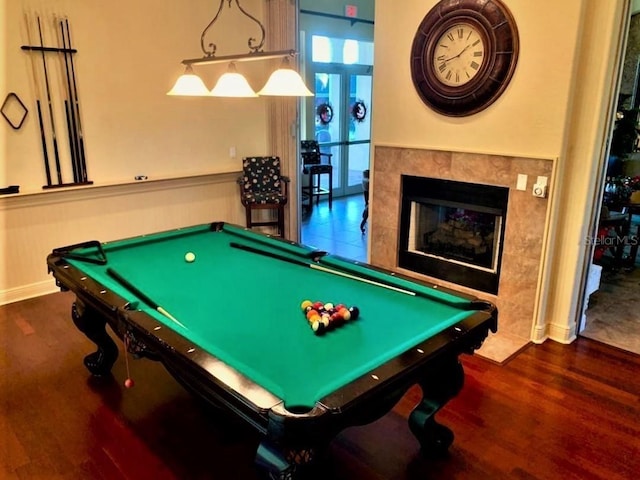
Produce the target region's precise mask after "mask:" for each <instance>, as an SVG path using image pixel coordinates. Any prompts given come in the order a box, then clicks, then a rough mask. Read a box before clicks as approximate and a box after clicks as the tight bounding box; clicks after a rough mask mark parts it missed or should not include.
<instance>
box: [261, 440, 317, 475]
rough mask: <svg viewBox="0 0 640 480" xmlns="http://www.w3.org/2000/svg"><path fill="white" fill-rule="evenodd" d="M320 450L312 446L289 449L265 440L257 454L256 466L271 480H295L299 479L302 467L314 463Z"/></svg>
mask: <svg viewBox="0 0 640 480" xmlns="http://www.w3.org/2000/svg"><path fill="white" fill-rule="evenodd" d="M317 451H318V449H317V448H315V447H312V446H309V447H303V448H293V447H291V448H287V447H282V446H279V445H276V444H275V443H274V442H272V441H269V440H267V439H264V440H263V441H262V442H260V446H259V447H258V451H257V453H256V464H257V465H258V466H259V467H260V468H262V469H263V470H264V471H265V472H266V473H267V474H268V475H269V479H270V480H293V479H295V478H299V476H300V475H299V474H300V470H301V467H302V468H304V466H305V465H308V464H310V463H312V462H313V460H314V459H315V457H316V455H317Z"/></svg>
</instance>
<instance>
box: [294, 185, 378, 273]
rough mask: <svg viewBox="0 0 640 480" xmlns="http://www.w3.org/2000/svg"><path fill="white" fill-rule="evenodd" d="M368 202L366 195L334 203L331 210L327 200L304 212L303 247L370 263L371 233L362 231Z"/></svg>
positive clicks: (343, 198) (338, 200)
mask: <svg viewBox="0 0 640 480" xmlns="http://www.w3.org/2000/svg"><path fill="white" fill-rule="evenodd" d="M363 211H364V198H363V196H362V194H358V195H350V196H347V197H340V198H337V199H334V200H333V205H332V208H331V210H329V204H328V202H327V201H326V200H322V201H320V203H319V204H318V205H316V204H314V205H313V209H312V210H311V212H307V211H304V212H303V214H302V221H301V243H304V244H306V245H311V246H313V247H316V248H318V249H320V250H324V251H326V252H329V253H331V254H334V255H340V256H342V257H346V258H350V259H352V260H358V261H361V262H366V261H367V241H368V230H367V229H365V233H364V234H363V233H362V232H361V231H360V222H361V221H362V212H363Z"/></svg>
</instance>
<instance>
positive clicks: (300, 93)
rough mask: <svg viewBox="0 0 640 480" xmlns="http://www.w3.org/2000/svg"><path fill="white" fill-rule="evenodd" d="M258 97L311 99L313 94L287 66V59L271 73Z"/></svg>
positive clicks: (288, 65)
mask: <svg viewBox="0 0 640 480" xmlns="http://www.w3.org/2000/svg"><path fill="white" fill-rule="evenodd" d="M258 95H270V96H277V97H288V96H296V97H311V96H313V93H311V91H310V90H309V89H308V88H307V86H306V85H305V84H304V82H303V81H302V78H301V77H300V75H299V74H298V72H296V71H295V70H294V69H293V68H291V65H290V64H289V58H288V57H285V58H284V59H283V60H282V65H281V66H280V68H279V69H278V70H276V71H275V72H273V73H272V74H271V76H270V77H269V80H267V83H266V84H265V85H264V87H262V90H260V91H259V92H258Z"/></svg>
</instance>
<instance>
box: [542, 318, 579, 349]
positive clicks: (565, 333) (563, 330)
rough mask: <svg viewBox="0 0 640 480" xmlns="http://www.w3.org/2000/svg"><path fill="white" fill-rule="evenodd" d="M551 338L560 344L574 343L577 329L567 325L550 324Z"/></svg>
mask: <svg viewBox="0 0 640 480" xmlns="http://www.w3.org/2000/svg"><path fill="white" fill-rule="evenodd" d="M549 338H550V339H551V340H554V341H556V342H559V343H566V344H569V343H572V342H573V341H574V340H575V339H576V338H577V336H576V332H575V328H570V327H569V326H567V325H557V324H553V323H551V324H549Z"/></svg>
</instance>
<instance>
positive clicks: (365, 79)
mask: <svg viewBox="0 0 640 480" xmlns="http://www.w3.org/2000/svg"><path fill="white" fill-rule="evenodd" d="M313 78H314V83H315V85H314V87H315V97H311V100H309V101H310V102H311V101H312V102H314V103H313V107H312V108H309V107H311V106H310V105H309V106H308V108H307V109H306V110H307V119H306V120H307V121H306V125H307V128H306V130H307V131H306V132H305V133H306V135H303V137H304V138H307V139H316V140H317V141H318V142H319V144H320V149H321V151H323V152H327V153H331V154H332V157H331V164H332V165H333V185H332V186H331V187H332V191H333V196H334V197H339V196H343V195H351V194H355V193H360V192H362V172H363V171H364V170H366V169H368V168H369V153H370V147H371V86H372V83H371V79H372V77H371V67H368V66H357V65H340V64H333V65H328V64H317V65H316V67H315V68H314V69H313ZM324 183H325V185H321V186H322V187H323V188H327V187H328V185H327V183H328V180H327V179H324Z"/></svg>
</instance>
